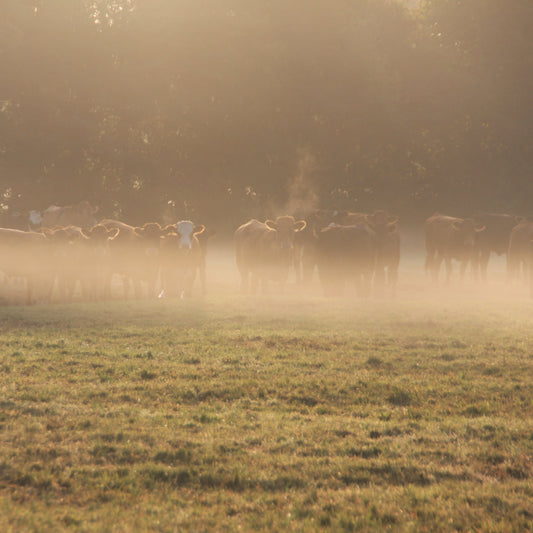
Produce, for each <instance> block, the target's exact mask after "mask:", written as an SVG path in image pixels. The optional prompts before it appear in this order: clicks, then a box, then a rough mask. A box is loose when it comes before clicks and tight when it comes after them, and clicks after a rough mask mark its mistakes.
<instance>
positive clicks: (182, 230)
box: [174, 220, 205, 250]
mask: <svg viewBox="0 0 533 533" xmlns="http://www.w3.org/2000/svg"><path fill="white" fill-rule="evenodd" d="M174 227H175V231H176V233H177V234H178V236H179V248H180V249H185V250H191V249H192V246H193V242H194V236H195V235H200V234H201V233H202V232H203V231H204V230H205V226H204V225H203V224H193V223H192V222H191V221H190V220H180V221H179V222H177V223H176V224H175V225H174Z"/></svg>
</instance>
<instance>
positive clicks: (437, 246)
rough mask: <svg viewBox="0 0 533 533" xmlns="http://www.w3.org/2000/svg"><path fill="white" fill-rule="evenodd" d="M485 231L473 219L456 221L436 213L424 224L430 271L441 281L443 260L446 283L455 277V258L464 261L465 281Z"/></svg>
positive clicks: (435, 278)
mask: <svg viewBox="0 0 533 533" xmlns="http://www.w3.org/2000/svg"><path fill="white" fill-rule="evenodd" d="M484 230H485V227H484V226H479V225H477V224H476V223H475V221H474V220H473V219H471V218H466V219H463V218H456V217H451V216H445V215H440V214H438V213H435V214H434V215H432V216H431V217H429V218H428V219H427V220H426V221H425V224H424V232H425V240H426V272H428V273H429V274H431V278H432V280H433V282H434V283H436V282H437V281H438V277H439V270H440V265H441V263H442V261H443V260H444V262H445V264H446V280H447V282H449V281H450V279H451V275H452V259H456V260H458V261H460V263H461V267H460V275H461V280H463V279H464V274H465V271H466V267H467V265H468V262H469V261H471V260H472V257H473V254H474V246H475V242H476V238H477V237H478V236H479V234H480V233H481V232H482V231H484Z"/></svg>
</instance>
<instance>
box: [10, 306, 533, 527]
mask: <svg viewBox="0 0 533 533" xmlns="http://www.w3.org/2000/svg"><path fill="white" fill-rule="evenodd" d="M532 305H533V304H531V302H528V301H525V300H516V299H515V300H511V299H509V300H504V299H490V298H489V299H485V300H484V302H483V308H481V306H480V304H479V303H478V302H477V301H474V300H468V299H462V300H460V301H453V299H449V300H447V301H444V302H443V303H441V304H439V305H433V304H431V303H429V300H428V301H426V300H423V299H419V300H418V301H412V300H411V301H397V302H388V301H382V302H368V303H361V302H356V303H350V302H347V301H338V302H330V301H326V300H324V299H322V298H319V297H307V298H300V299H297V298H295V297H291V298H287V299H285V298H283V297H275V296H272V297H262V298H257V299H253V298H250V299H246V298H233V299H229V298H227V297H220V296H219V297H216V296H215V297H211V298H208V299H206V300H205V301H177V302H176V301H157V302H130V303H124V302H110V303H105V304H98V305H97V304H94V305H89V304H84V305H82V304H78V305H71V306H67V305H55V306H36V307H33V308H26V307H5V308H0V390H1V395H0V450H1V454H0V530H1V531H39V532H41V531H57V530H79V531H142V530H150V531H186V530H188V531H210V530H216V531H237V530H239V529H240V530H243V531H250V530H271V531H319V530H320V531H323V530H331V531H383V530H392V531H428V532H434V531H473V530H475V531H517V532H518V531H527V530H532V529H533V503H532V502H533V485H532V479H533V388H532V387H533V335H532V333H531V332H532V331H533V329H532V326H533V315H532V307H531V306H532Z"/></svg>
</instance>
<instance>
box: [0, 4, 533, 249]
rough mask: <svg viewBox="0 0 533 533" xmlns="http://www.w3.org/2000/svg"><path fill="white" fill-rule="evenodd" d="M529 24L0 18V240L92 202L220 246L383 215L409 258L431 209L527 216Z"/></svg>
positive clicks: (353, 13) (0, 11)
mask: <svg viewBox="0 0 533 533" xmlns="http://www.w3.org/2000/svg"><path fill="white" fill-rule="evenodd" d="M532 16H533V6H532V5H530V3H527V2H504V1H503V0H473V1H471V2H462V3H461V2H447V1H433V2H423V1H419V2H412V1H410V2H409V1H405V2H401V1H398V2H394V1H388V0H357V1H353V2H344V3H336V4H335V5H334V6H332V4H331V2H326V1H324V0H311V1H308V2H305V4H302V3H298V2H286V1H281V0H272V1H269V2H250V1H248V0H246V1H245V0H217V1H214V0H213V1H207V0H206V1H202V2H198V1H192V0H190V1H187V0H181V1H179V2H177V1H175V0H150V1H147V0H144V1H142V0H113V1H111V0H107V1H106V0H94V1H84V2H71V1H67V0H56V1H54V2H42V1H37V0H33V1H32V0H27V1H24V2H20V1H18V0H5V1H4V2H2V6H1V7H0V60H1V63H2V81H1V84H0V154H1V157H0V193H1V195H2V196H1V205H0V207H1V209H2V211H1V212H2V224H1V225H2V226H6V227H9V225H10V224H9V221H10V217H12V216H13V215H17V214H20V213H27V212H29V211H30V210H37V211H42V210H43V209H45V208H47V207H48V206H50V205H69V204H72V203H75V202H78V201H80V200H88V201H89V202H90V203H91V204H92V205H94V206H98V208H99V215H98V217H99V218H116V219H120V220H123V221H125V222H127V223H129V224H134V225H135V224H136V225H142V224H144V223H145V222H148V221H158V222H165V221H166V220H169V219H170V220H174V221H175V220H179V219H191V220H193V221H194V222H196V223H202V224H205V225H206V226H207V227H210V228H216V230H217V232H218V238H219V243H223V242H226V240H228V239H229V238H230V237H231V235H232V233H233V231H234V230H235V228H236V227H238V226H239V225H240V224H242V223H243V222H245V221H247V220H249V219H250V218H252V217H253V218H257V219H259V220H265V219H267V218H272V217H275V216H276V215H279V214H293V215H295V216H306V215H307V214H309V213H310V212H311V211H312V210H313V209H314V208H317V207H335V208H337V209H348V210H352V211H363V212H373V211H374V210H376V209H385V210H387V211H388V212H389V213H393V214H394V215H395V216H397V217H399V220H400V227H401V230H402V232H403V233H404V234H405V235H407V239H406V240H405V239H404V242H405V243H407V246H409V245H410V244H412V243H413V242H414V243H415V244H413V246H415V245H416V246H419V247H420V246H421V239H420V236H421V227H422V222H423V220H425V219H426V218H427V217H428V216H430V215H431V214H432V213H433V212H435V211H436V210H438V211H440V212H441V213H446V214H450V215H453V216H459V217H468V216H472V215H474V214H475V213H477V212H481V211H485V212H502V213H510V214H513V215H523V216H524V215H529V214H530V211H531V207H530V202H531V200H530V199H531V195H532V193H533V180H531V168H532V163H533V161H532V159H533V151H532V150H531V146H532V140H533V132H532V130H531V124H532V123H533V120H532V119H533V117H532V113H533V105H532V102H531V98H532V96H531V95H532V94H533V90H532V89H533V53H532V52H533V50H532V41H531V38H530V28H529V21H530V20H532ZM410 235H414V236H415V237H414V241H413V238H411V237H410ZM416 246H415V247H416ZM216 247H217V244H216V243H215V244H214V249H216ZM421 252H422V250H421V249H417V253H421Z"/></svg>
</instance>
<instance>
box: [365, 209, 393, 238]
mask: <svg viewBox="0 0 533 533" xmlns="http://www.w3.org/2000/svg"><path fill="white" fill-rule="evenodd" d="M366 222H367V224H368V225H369V226H370V227H371V228H372V229H373V230H374V231H376V232H377V233H388V232H393V231H396V229H397V227H398V217H397V216H394V215H389V214H388V213H387V212H386V211H383V210H381V209H380V210H378V211H374V213H373V214H372V215H366Z"/></svg>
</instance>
